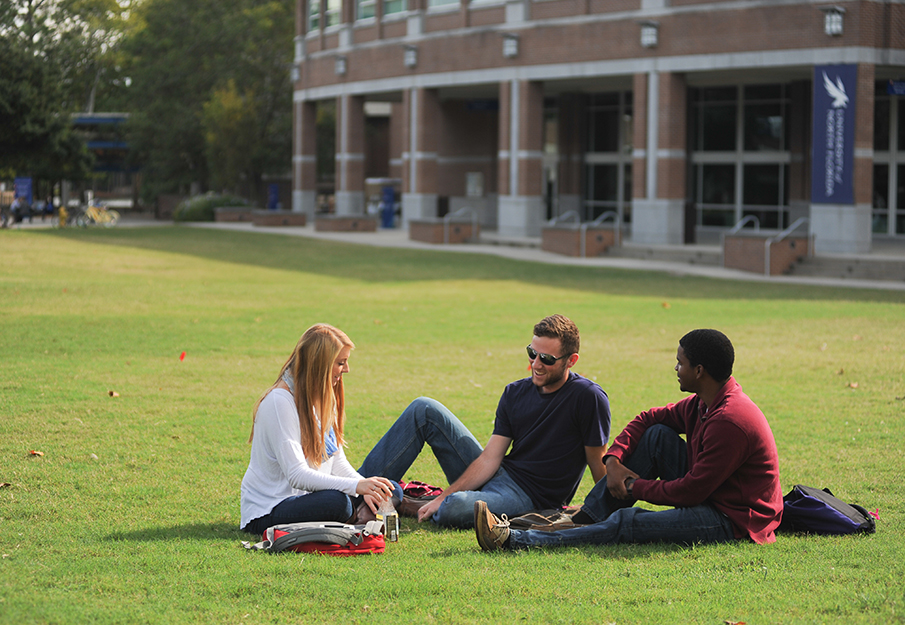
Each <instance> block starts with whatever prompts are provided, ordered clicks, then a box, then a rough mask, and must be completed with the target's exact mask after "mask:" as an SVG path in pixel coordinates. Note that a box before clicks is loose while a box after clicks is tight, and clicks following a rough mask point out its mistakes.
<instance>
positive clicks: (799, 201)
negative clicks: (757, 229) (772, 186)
mask: <svg viewBox="0 0 905 625" xmlns="http://www.w3.org/2000/svg"><path fill="white" fill-rule="evenodd" d="M812 108H813V105H812V104H811V82H810V81H805V80H799V81H797V82H793V83H792V84H791V85H789V119H788V120H786V123H787V124H788V126H789V146H788V149H789V158H790V161H791V162H790V163H789V179H788V180H787V181H786V185H787V186H788V188H789V223H790V224H791V223H793V222H795V221H797V220H798V219H799V218H801V217H807V216H808V214H809V212H810V208H811V114H812V113H811V109H812Z"/></svg>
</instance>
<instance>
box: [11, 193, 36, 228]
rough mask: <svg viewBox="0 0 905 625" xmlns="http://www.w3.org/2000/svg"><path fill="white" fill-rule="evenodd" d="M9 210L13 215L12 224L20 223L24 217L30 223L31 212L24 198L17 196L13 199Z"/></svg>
mask: <svg viewBox="0 0 905 625" xmlns="http://www.w3.org/2000/svg"><path fill="white" fill-rule="evenodd" d="M9 209H10V211H11V212H12V214H13V222H15V223H17V224H18V223H22V221H23V220H24V219H25V218H26V217H28V219H29V221H31V211H30V210H29V208H28V204H27V203H26V202H25V198H23V197H22V196H21V195H17V196H16V197H15V199H13V203H12V204H11V205H10V207H9Z"/></svg>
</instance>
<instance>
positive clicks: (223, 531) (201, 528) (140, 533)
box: [103, 522, 255, 542]
mask: <svg viewBox="0 0 905 625" xmlns="http://www.w3.org/2000/svg"><path fill="white" fill-rule="evenodd" d="M249 537H251V538H255V537H254V536H252V535H251V534H247V533H245V532H243V531H242V530H240V529H239V528H238V527H236V524H235V523H222V522H221V523H186V524H183V525H173V526H169V527H148V528H145V529H140V530H134V531H131V532H112V533H110V534H107V535H106V536H104V537H103V540H105V541H110V542H122V541H128V542H153V541H157V540H162V541H165V540H174V539H185V540H223V539H242V540H250V539H251V538H249Z"/></svg>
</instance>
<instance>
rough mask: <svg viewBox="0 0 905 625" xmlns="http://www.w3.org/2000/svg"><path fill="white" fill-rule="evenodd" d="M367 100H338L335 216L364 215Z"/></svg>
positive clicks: (350, 96)
mask: <svg viewBox="0 0 905 625" xmlns="http://www.w3.org/2000/svg"><path fill="white" fill-rule="evenodd" d="M364 145H365V112H364V98H362V97H361V96H352V95H342V96H339V97H338V98H337V99H336V214H337V215H364V212H365V154H364Z"/></svg>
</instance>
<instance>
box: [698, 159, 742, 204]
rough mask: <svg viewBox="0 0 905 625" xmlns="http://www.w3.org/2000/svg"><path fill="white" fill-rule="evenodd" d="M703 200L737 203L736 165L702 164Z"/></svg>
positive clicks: (713, 202) (705, 202) (717, 202)
mask: <svg viewBox="0 0 905 625" xmlns="http://www.w3.org/2000/svg"><path fill="white" fill-rule="evenodd" d="M701 202H702V203H703V204H734V203H735V165H701Z"/></svg>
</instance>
